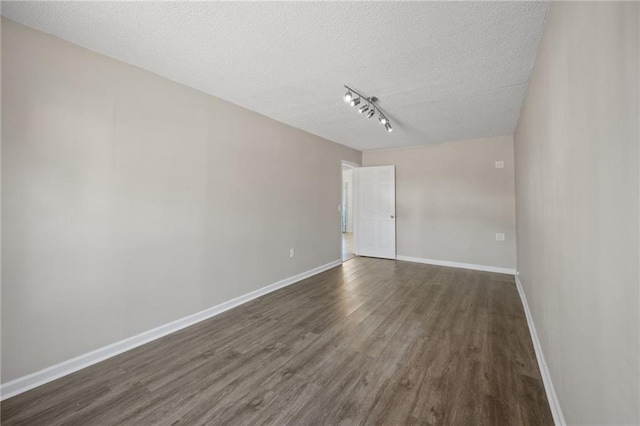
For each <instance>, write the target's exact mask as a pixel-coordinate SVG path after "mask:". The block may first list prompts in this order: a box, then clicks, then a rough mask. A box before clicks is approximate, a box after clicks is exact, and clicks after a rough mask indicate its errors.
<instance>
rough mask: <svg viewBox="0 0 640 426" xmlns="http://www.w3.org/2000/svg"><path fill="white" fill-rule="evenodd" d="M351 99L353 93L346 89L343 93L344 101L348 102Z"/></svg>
mask: <svg viewBox="0 0 640 426" xmlns="http://www.w3.org/2000/svg"><path fill="white" fill-rule="evenodd" d="M351 99H353V93H351V90H347V93H345V94H344V101H345V102H347V103H349V102H351Z"/></svg>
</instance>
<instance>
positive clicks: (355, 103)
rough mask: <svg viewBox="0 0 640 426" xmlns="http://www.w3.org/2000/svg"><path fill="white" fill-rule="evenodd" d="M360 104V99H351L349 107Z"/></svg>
mask: <svg viewBox="0 0 640 426" xmlns="http://www.w3.org/2000/svg"><path fill="white" fill-rule="evenodd" d="M359 103H360V98H356V99H351V102H349V105H351V106H352V107H354V106H356V105H358V104H359Z"/></svg>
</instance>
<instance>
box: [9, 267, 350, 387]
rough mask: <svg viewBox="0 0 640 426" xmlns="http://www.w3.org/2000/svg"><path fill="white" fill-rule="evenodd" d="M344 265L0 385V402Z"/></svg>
mask: <svg viewBox="0 0 640 426" xmlns="http://www.w3.org/2000/svg"><path fill="white" fill-rule="evenodd" d="M340 264H342V260H334V261H333V262H329V263H327V264H326V265H322V266H318V267H317V268H313V269H311V270H309V271H306V272H302V273H300V274H298V275H294V276H292V277H289V278H285V279H283V280H281V281H278V282H276V283H273V284H270V285H268V286H266V287H262V288H261V289H258V290H255V291H252V292H250V293H247V294H244V295H242V296H239V297H236V298H235V299H231V300H229V301H227V302H223V303H220V304H219V305H216V306H213V307H211V308H208V309H205V310H204V311H200V312H196V313H195V314H192V315H189V316H186V317H184V318H180V319H178V320H176V321H172V322H170V323H168V324H164V325H161V326H159V327H156V328H154V329H151V330H148V331H145V332H142V333H140V334H138V335H135V336H133V337H129V338H127V339H124V340H121V341H119V342H116V343H112V344H110V345H108V346H104V347H102V348H100V349H96V350H94V351H91V352H89V353H86V354H83V355H80V356H77V357H75V358H72V359H69V360H67V361H63V362H61V363H59V364H55V365H52V366H51V367H48V368H45V369H43V370H40V371H36V372H35V373H32V374H28V375H26V376H22V377H19V378H17V379H15V380H12V381H10V382H7V383H3V384H2V385H1V386H0V400H5V399H7V398H11V397H12V396H15V395H18V394H20V393H22V392H26V391H28V390H30V389H33V388H35V387H38V386H40V385H44V384H45V383H48V382H51V381H53V380H56V379H58V378H60V377H63V376H66V375H68V374H71V373H74V372H76V371H78V370H82V369H83V368H86V367H89V366H90V365H93V364H96V363H98V362H100V361H104V360H105V359H108V358H111V357H113V356H116V355H118V354H121V353H123V352H126V351H128V350H131V349H133V348H136V347H138V346H141V345H144V344H145V343H149V342H151V341H153V340H156V339H159V338H161V337H164V336H166V335H168V334H171V333H174V332H176V331H178V330H181V329H183V328H185V327H189V326H191V325H194V324H196V323H198V322H200V321H204V320H206V319H208V318H211V317H213V316H216V315H218V314H221V313H222V312H225V311H228V310H229V309H232V308H235V307H236V306H239V305H242V304H243V303H247V302H248V301H250V300H253V299H256V298H258V297H260V296H263V295H265V294H267V293H271V292H272V291H275V290H278V289H280V288H282V287H286V286H288V285H291V284H294V283H296V282H298V281H301V280H303V279H305V278H309V277H311V276H313V275H316V274H319V273H320V272H324V271H326V270H327V269H331V268H333V267H335V266H338V265H340Z"/></svg>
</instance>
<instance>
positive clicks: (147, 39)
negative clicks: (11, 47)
mask: <svg viewBox="0 0 640 426" xmlns="http://www.w3.org/2000/svg"><path fill="white" fill-rule="evenodd" d="M547 7H548V3H547V2H495V3H494V2H483V3H458V2H456V3H453V2H452V3H436V2H433V3H432V2H429V3H426V2H345V3H324V2H284V3H270V2H258V3H255V2H251V3H244V2H237V3H235V2H234V3H191V2H162V3H160V2H97V3H96V2H3V3H2V14H3V15H4V16H6V17H7V18H9V19H12V20H14V21H17V22H20V23H23V24H25V25H28V26H31V27H33V28H36V29H39V30H42V31H44V32H47V33H50V34H53V35H55V36H57V37H60V38H62V39H65V40H68V41H71V42H73V43H76V44H78V45H81V46H84V47H86V48H89V49H92V50H94V51H96V52H99V53H102V54H104V55H107V56H110V57H112V58H115V59H118V60H120V61H123V62H125V63H129V64H132V65H135V66H138V67H140V68H143V69H146V70H148V71H151V72H154V73H156V74H159V75H161V76H164V77H166V78H168V79H171V80H174V81H177V82H179V83H182V84H184V85H187V86H190V87H193V88H195V89H198V90H201V91H203V92H206V93H209V94H211V95H214V96H218V97H220V98H223V99H226V100H228V101H231V102H233V103H236V104H238V105H241V106H243V107H246V108H248V109H251V110H254V111H257V112H259V113H261V114H264V115H266V116H268V117H271V118H273V119H275V120H278V121H281V122H283V123H286V124H289V125H291V126H294V127H298V128H300V129H303V130H306V131H308V132H310V133H313V134H316V135H319V136H322V137H325V138H327V139H331V140H333V141H335V142H338V143H341V144H344V145H347V146H350V147H353V148H356V149H359V150H371V149H381V148H395V147H400V146H409V145H419V144H425V143H439V142H446V141H453V140H466V139H474V138H484V137H492V136H501V135H511V134H513V132H514V129H515V126H516V122H517V120H518V116H519V114H520V107H521V104H522V101H523V98H524V95H525V92H526V87H527V80H528V78H529V74H530V71H531V67H532V64H533V61H534V59H535V54H536V49H537V47H538V43H539V41H540V37H541V34H542V28H543V23H544V17H545V13H546V11H547ZM343 84H348V85H350V86H352V87H354V88H355V89H356V90H361V91H363V92H364V94H366V95H375V96H377V97H379V98H380V106H381V107H382V108H383V109H385V110H386V111H387V112H388V115H389V117H390V118H391V119H392V122H393V124H394V132H393V133H391V134H388V133H386V132H385V131H384V130H383V128H382V127H381V126H380V124H379V123H378V122H377V119H376V118H373V119H371V120H367V119H366V118H363V117H362V116H360V115H359V114H357V113H356V111H355V110H353V109H351V108H349V107H348V106H347V105H345V104H344V103H343V102H342V100H341V99H342V95H343V94H344V89H343V88H342V85H343Z"/></svg>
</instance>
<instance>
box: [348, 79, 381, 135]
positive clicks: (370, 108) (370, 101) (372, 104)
mask: <svg viewBox="0 0 640 426" xmlns="http://www.w3.org/2000/svg"><path fill="white" fill-rule="evenodd" d="M344 87H345V89H347V93H345V94H344V101H345V102H347V103H348V104H349V105H351V106H352V107H355V106H357V105H358V104H360V100H361V99H362V100H363V101H364V102H366V104H364V105H362V106H361V107H360V108H358V112H359V113H360V114H363V115H364V116H365V117H367V118H373V116H374V115H376V112H377V113H378V114H379V117H378V119H379V120H380V124H382V125H383V126H384V128H385V129H386V130H387V132H392V131H393V128H392V127H391V123H390V122H389V119H388V118H387V116H386V115H384V114H383V113H382V110H381V109H380V107H379V106H378V105H377V104H376V102H378V98H376V97H375V96H371V97H366V96H363V95H361V94H360V93H358V92H356V91H355V90H353V89H352V88H350V87H349V86H346V85H345V86H344ZM356 96H357V97H356Z"/></svg>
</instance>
